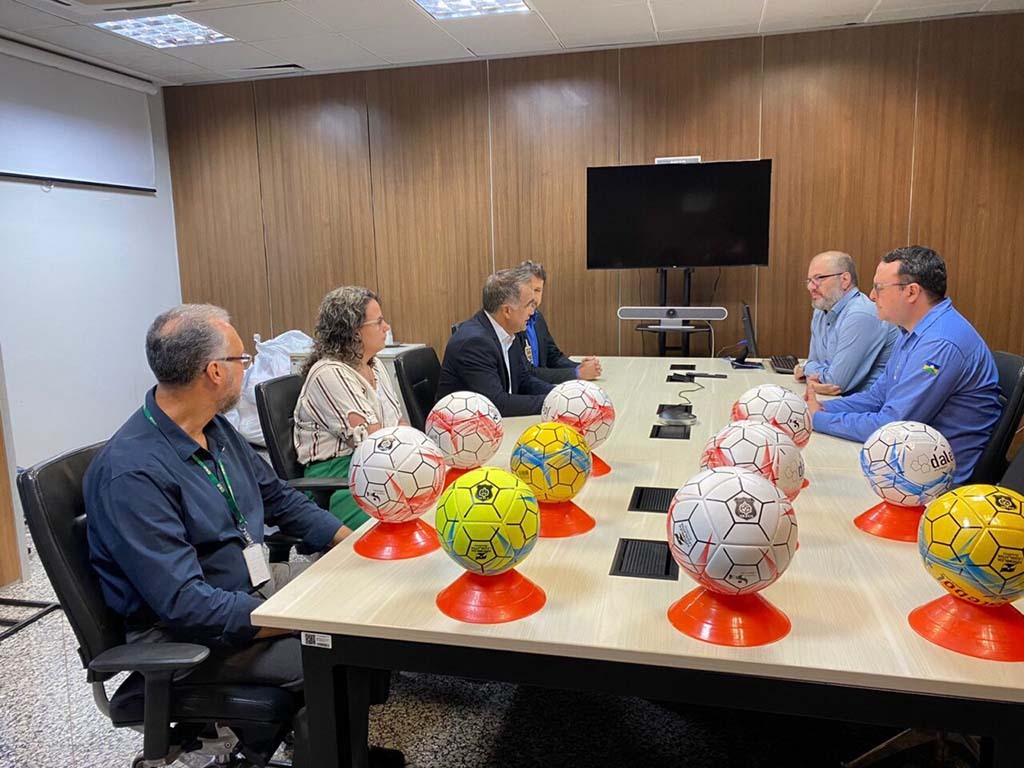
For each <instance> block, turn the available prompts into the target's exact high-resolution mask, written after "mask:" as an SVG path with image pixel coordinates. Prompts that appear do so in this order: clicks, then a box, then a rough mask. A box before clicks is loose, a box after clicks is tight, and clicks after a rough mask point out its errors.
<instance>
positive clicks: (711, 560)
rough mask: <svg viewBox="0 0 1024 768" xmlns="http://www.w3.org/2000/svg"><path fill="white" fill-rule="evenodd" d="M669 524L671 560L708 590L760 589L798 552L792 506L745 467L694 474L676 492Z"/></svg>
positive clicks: (736, 592) (737, 592)
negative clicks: (673, 559)
mask: <svg viewBox="0 0 1024 768" xmlns="http://www.w3.org/2000/svg"><path fill="white" fill-rule="evenodd" d="M667 522H668V544H669V548H670V550H671V551H672V556H673V557H674V558H675V561H676V562H677V563H678V564H679V567H680V568H682V569H683V570H684V571H686V573H687V574H689V575H690V576H691V577H693V578H694V579H695V580H696V581H697V582H698V583H700V584H701V585H702V586H704V587H706V588H707V589H709V590H711V591H712V592H720V593H723V594H728V595H740V594H748V593H751V592H757V591H759V590H762V589H764V588H765V587H767V586H768V585H769V584H772V583H773V582H774V581H775V580H776V579H778V578H779V576H781V575H782V573H783V572H784V571H785V570H786V568H788V567H789V563H790V561H791V560H792V559H793V554H794V553H795V552H796V546H797V525H796V515H795V514H794V513H793V506H792V505H791V504H790V503H789V501H788V500H787V499H786V498H785V497H784V496H783V495H782V493H781V492H780V491H779V489H778V488H776V487H775V485H774V484H773V483H771V482H770V481H768V480H766V479H765V478H763V477H761V475H758V474H756V473H754V472H751V471H750V470H747V469H739V468H737V467H719V468H715V469H706V470H704V471H703V472H700V473H699V474H697V475H694V476H693V477H692V478H691V479H690V480H689V481H688V482H687V483H686V485H684V486H683V487H682V488H680V489H679V490H678V491H677V492H676V495H675V497H674V498H673V499H672V504H671V506H670V507H669V511H668V521H667Z"/></svg>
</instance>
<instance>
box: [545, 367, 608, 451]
mask: <svg viewBox="0 0 1024 768" xmlns="http://www.w3.org/2000/svg"><path fill="white" fill-rule="evenodd" d="M540 415H541V420H542V421H558V422H561V423H562V424H565V425H567V426H570V427H572V428H573V429H575V430H576V431H577V432H579V433H580V434H581V435H583V439H584V440H586V442H587V447H589V448H590V450H594V449H595V448H597V447H598V446H599V445H601V443H603V442H604V441H605V440H607V439H608V436H609V435H610V434H611V432H612V427H614V426H615V406H614V405H612V401H611V398H610V397H608V394H607V393H606V392H605V391H604V390H603V389H601V387H599V386H598V385H597V384H595V383H594V382H592V381H584V380H582V379H573V380H572V381H566V382H563V383H562V384H559V385H557V386H556V387H555V388H554V389H552V390H551V391H550V392H549V393H548V395H547V397H545V398H544V404H543V405H542V406H541V410H540Z"/></svg>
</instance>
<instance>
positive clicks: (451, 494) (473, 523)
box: [435, 467, 540, 576]
mask: <svg viewBox="0 0 1024 768" xmlns="http://www.w3.org/2000/svg"><path fill="white" fill-rule="evenodd" d="M435 527H436V528H437V537H438V539H440V541H441V546H442V548H444V551H445V552H447V553H448V554H449V555H450V556H451V558H452V559H453V560H454V561H455V562H457V563H458V564H459V565H461V566H462V567H463V568H465V569H466V570H467V571H472V572H474V573H480V574H483V575H485V576H496V575H497V574H499V573H504V572H505V571H508V570H510V569H511V568H514V567H515V565H516V564H517V563H519V562H521V561H522V560H523V558H525V557H526V556H527V555H528V554H530V550H532V549H533V546H534V544H536V543H537V534H538V532H539V531H540V518H539V516H538V512H537V499H536V497H535V496H534V495H533V492H532V491H531V490H530V489H529V488H528V487H527V486H526V485H525V484H524V483H522V482H520V481H519V479H518V478H517V477H516V476H515V475H513V474H510V473H508V472H506V471H505V470H503V469H496V468H495V467H481V468H480V469H474V470H471V471H470V472H467V473H466V474H464V475H462V477H460V478H458V479H457V480H456V481H455V482H454V483H452V484H451V485H450V486H448V489H447V490H446V491H445V492H444V493H442V494H441V499H440V500H439V501H438V502H437V518H436V521H435Z"/></svg>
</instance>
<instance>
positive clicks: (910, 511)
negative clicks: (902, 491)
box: [853, 501, 924, 541]
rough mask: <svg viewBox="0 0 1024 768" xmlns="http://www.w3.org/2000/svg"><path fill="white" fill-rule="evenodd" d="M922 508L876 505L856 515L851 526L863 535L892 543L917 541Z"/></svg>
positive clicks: (884, 503) (885, 502) (922, 512)
mask: <svg viewBox="0 0 1024 768" xmlns="http://www.w3.org/2000/svg"><path fill="white" fill-rule="evenodd" d="M922 514H924V507H923V506H919V507H903V506H900V505H899V504H893V503H892V502H889V501H883V502H881V503H879V504H876V505H875V506H873V507H872V508H871V509H869V510H868V511H867V512H864V513H862V514H860V515H858V516H857V517H856V518H854V520H853V524H854V525H856V526H857V527H858V528H860V529H861V530H862V531H864V532H865V533H870V534H871V535H872V536H878V537H879V538H882V539H891V540H892V541H917V528H918V526H919V525H920V524H921V515H922Z"/></svg>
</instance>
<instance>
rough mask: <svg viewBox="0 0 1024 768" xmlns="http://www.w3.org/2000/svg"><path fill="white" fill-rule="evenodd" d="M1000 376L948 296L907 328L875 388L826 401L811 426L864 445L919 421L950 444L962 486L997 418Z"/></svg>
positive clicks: (988, 355)
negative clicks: (888, 428) (884, 429)
mask: <svg viewBox="0 0 1024 768" xmlns="http://www.w3.org/2000/svg"><path fill="white" fill-rule="evenodd" d="M1001 413H1002V405H1001V404H1000V402H999V376H998V373H997V371H996V364H995V360H993V359H992V353H991V352H989V350H988V347H987V346H986V344H985V341H984V339H982V338H981V336H979V335H978V332H977V331H976V330H974V328H973V327H972V326H971V324H970V323H968V322H967V320H965V319H964V317H963V315H961V314H960V313H959V312H957V311H956V310H955V309H953V304H952V302H951V301H950V300H949V299H943V300H942V301H941V302H939V303H938V304H936V305H935V306H934V307H932V309H931V310H930V311H929V312H928V314H926V315H925V316H924V317H923V318H922V319H921V322H919V323H918V324H917V326H916V327H915V328H914V330H912V331H911V332H910V333H907V332H902V333H901V338H900V339H899V340H898V341H897V342H896V346H895V347H893V351H892V356H891V357H890V358H889V362H888V364H887V365H886V366H885V374H884V375H883V376H881V377H879V378H878V380H877V381H875V383H874V384H872V385H871V388H870V389H868V390H866V391H864V392H859V393H857V394H855V395H850V396H849V397H844V398H840V399H836V400H829V401H828V402H826V403H823V404H822V410H820V411H818V412H817V413H816V414H814V429H815V431H817V432H823V433H824V434H826V435H835V436H837V437H844V438H846V439H848V440H857V441H861V442H863V441H864V440H866V439H867V438H868V437H869V436H870V435H871V433H872V432H874V431H875V430H876V429H878V428H879V427H881V426H883V425H885V424H888V423H889V422H891V421H903V420H908V421H920V422H923V423H924V424H928V425H929V426H931V427H934V428H935V429H937V430H938V431H939V432H941V433H942V434H943V436H944V437H945V438H946V439H947V440H948V441H949V444H950V447H952V449H953V455H954V456H955V457H956V473H955V475H954V476H953V479H954V481H955V482H956V483H957V484H961V483H964V482H966V481H967V479H968V478H969V477H970V476H971V472H973V471H974V465H975V464H976V463H977V461H978V457H979V456H980V455H981V452H982V450H983V449H984V447H985V445H986V443H987V442H988V440H989V437H991V435H992V430H993V428H994V427H995V424H996V421H998V420H999V415H1000V414H1001Z"/></svg>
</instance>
